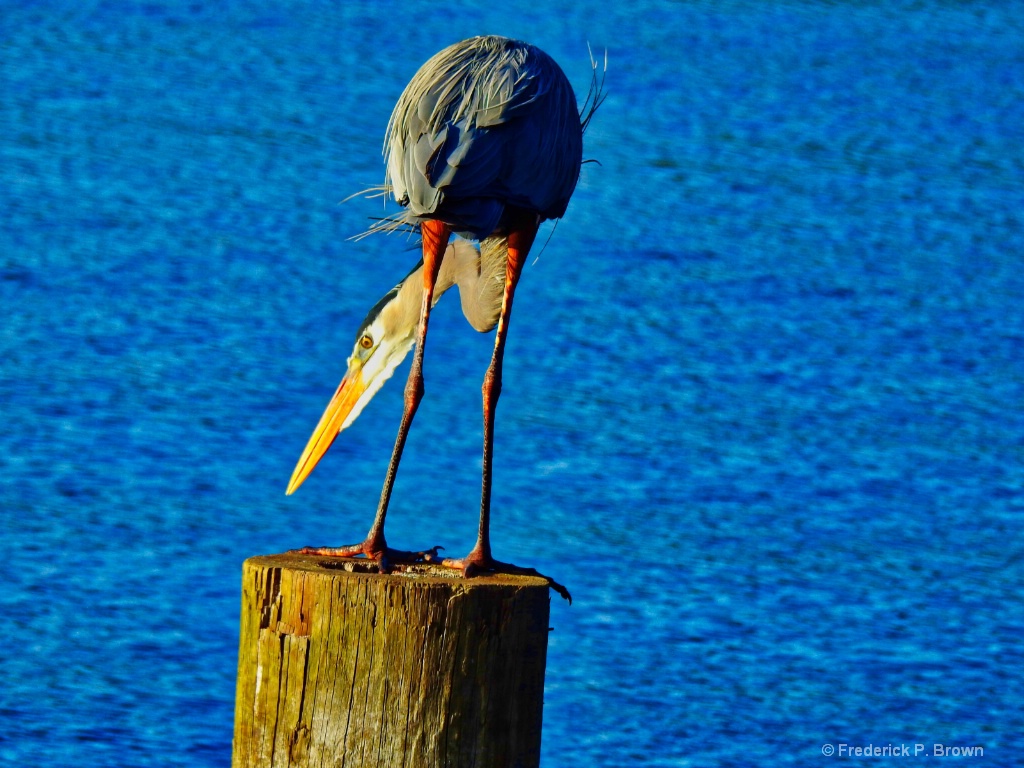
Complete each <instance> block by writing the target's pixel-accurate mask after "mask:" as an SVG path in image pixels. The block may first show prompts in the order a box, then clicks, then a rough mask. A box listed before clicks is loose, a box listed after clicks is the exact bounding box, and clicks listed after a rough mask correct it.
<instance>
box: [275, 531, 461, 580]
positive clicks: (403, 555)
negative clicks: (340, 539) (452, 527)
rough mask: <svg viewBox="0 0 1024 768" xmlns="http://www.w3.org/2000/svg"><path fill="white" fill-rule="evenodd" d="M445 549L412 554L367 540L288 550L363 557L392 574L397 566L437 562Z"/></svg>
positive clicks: (435, 548) (322, 554)
mask: <svg viewBox="0 0 1024 768" xmlns="http://www.w3.org/2000/svg"><path fill="white" fill-rule="evenodd" d="M442 549H444V547H431V548H430V549H425V550H422V551H420V552H410V551H407V550H404V549H392V548H391V547H389V546H387V545H386V544H384V545H382V544H381V543H380V542H379V541H376V540H373V539H367V540H366V541H364V542H363V543H362V544H348V545H345V546H341V547H302V548H301V549H290V550H288V554H289V555H315V556H317V557H359V556H360V555H362V556H363V557H364V558H366V559H367V560H374V561H375V562H376V563H377V570H379V571H380V572H381V573H390V572H391V569H392V567H393V566H395V565H412V564H413V563H430V562H436V561H437V559H438V558H439V555H438V551H439V550H442Z"/></svg>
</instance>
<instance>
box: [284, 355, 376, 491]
mask: <svg viewBox="0 0 1024 768" xmlns="http://www.w3.org/2000/svg"><path fill="white" fill-rule="evenodd" d="M365 391H366V384H365V383H364V382H363V371H362V368H354V369H350V370H349V372H348V373H347V374H346V375H345V378H344V379H342V380H341V384H339V385H338V390H337V391H336V392H335V393H334V397H332V398H331V402H329V403H328V404H327V409H326V410H325V411H324V415H323V416H321V417H320V423H319V424H317V425H316V429H315V430H313V435H312V437H310V438H309V442H308V443H306V450H304V451H303V452H302V456H301V457H299V463H298V464H296V465H295V471H294V472H292V479H291V480H290V481H289V482H288V490H287V491H286V492H285V493H286V494H287V495H289V496H290V495H291V494H292V493H294V491H295V489H296V488H298V487H299V486H300V485H302V481H303V480H305V479H306V478H307V477H308V476H309V473H310V472H312V471H313V468H314V467H316V465H317V462H319V461H320V459H321V458H323V455H324V454H325V453H327V449H328V448H330V447H331V443H333V442H334V438H336V437H337V436H338V433H339V432H341V428H342V425H343V424H344V423H345V418H346V417H347V416H348V415H349V413H350V412H351V411H352V408H353V407H354V406H355V404H356V403H357V402H358V401H359V398H360V396H361V395H362V394H363V392H365Z"/></svg>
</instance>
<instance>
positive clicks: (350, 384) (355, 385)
mask: <svg viewBox="0 0 1024 768" xmlns="http://www.w3.org/2000/svg"><path fill="white" fill-rule="evenodd" d="M417 269H418V268H417ZM416 271H417V270H415V269H414V270H413V272H411V273H410V275H409V276H408V277H406V279H405V280H403V281H402V282H401V283H399V284H398V285H396V286H395V287H394V288H393V289H392V290H390V291H389V292H388V293H387V294H386V295H385V296H384V297H383V298H382V299H381V300H380V301H379V302H377V304H376V305H374V307H373V308H372V309H371V310H370V311H369V313H368V314H367V315H366V319H365V320H363V323H362V325H360V327H359V331H358V333H356V340H355V344H354V345H353V347H352V354H351V355H350V356H349V358H348V370H347V371H346V372H345V377H344V378H343V379H342V380H341V384H339V385H338V389H337V391H336V392H335V393H334V396H333V397H332V398H331V400H330V402H329V403H328V404H327V408H326V409H325V410H324V413H323V416H321V417H320V422H319V423H318V424H317V426H316V429H315V430H313V435H312V436H311V437H310V438H309V442H308V443H307V444H306V449H305V450H304V451H303V452H302V456H301V457H300V458H299V461H298V464H296V465H295V471H294V472H292V477H291V480H290V481H289V483H288V490H287V491H286V493H287V494H289V495H290V494H292V493H293V492H294V491H295V489H297V488H298V487H299V486H300V485H302V482H303V481H304V480H305V479H306V477H308V476H309V474H310V472H312V471H313V468H314V467H316V465H317V462H319V461H320V459H321V458H322V457H323V455H324V454H325V453H326V452H327V449H328V448H330V447H331V443H333V442H334V439H335V438H336V437H337V436H338V434H339V433H340V432H341V431H342V430H343V429H345V428H346V427H348V426H349V425H350V424H351V423H352V422H353V421H355V420H356V418H357V417H358V416H359V414H360V413H362V411H363V408H365V407H366V404H367V403H369V402H370V400H372V399H373V396H374V395H376V394H377V392H378V391H379V390H380V388H381V387H382V386H383V385H384V382H385V381H387V380H388V379H390V378H391V375H392V374H393V373H394V372H395V369H396V368H397V367H398V366H399V364H400V363H401V362H402V360H404V359H405V356H406V355H407V354H408V353H409V350H410V349H412V346H413V343H414V342H415V340H416V326H417V324H418V322H419V292H418V291H417V290H415V289H416V287H417V284H418V282H419V281H416V280H410V278H411V277H412V275H413V274H415V273H416Z"/></svg>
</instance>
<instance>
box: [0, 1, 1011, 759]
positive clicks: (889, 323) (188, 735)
mask: <svg viewBox="0 0 1024 768" xmlns="http://www.w3.org/2000/svg"><path fill="white" fill-rule="evenodd" d="M559 5H560V6H561V7H560V8H554V9H552V8H551V7H549V6H548V5H547V4H537V3H530V2H520V1H518V0H513V1H512V2H508V3H488V4H484V3H480V4H477V3H469V2H447V3H443V4H437V3H425V2H419V3H406V4H403V5H402V6H401V9H400V10H397V9H396V8H387V7H384V5H383V4H376V3H368V2H367V3H357V2H345V3H322V4H321V3H310V4H303V3H293V2H290V1H289V0H282V2H278V3H273V4H248V3H224V4H216V5H213V4H210V5H209V6H208V7H204V6H203V5H200V4H198V3H189V2H181V3H174V2H166V3H165V2H152V3H141V2H139V3H134V2H109V3H104V2H91V3H81V2H79V3H73V4H72V3H68V4H62V3H56V2H37V3H32V4H19V5H16V4H13V3H11V4H7V5H6V6H5V8H4V11H3V13H2V14H0V128H2V130H0V211H2V214H0V306H2V309H3V315H2V320H0V403H2V407H3V411H2V413H3V427H2V430H0V524H2V530H3V537H2V552H0V562H2V563H3V589H2V590H0V615H2V617H3V624H4V640H3V642H2V643H0V763H3V764H4V765H44V764H45V765H55V766H63V765H83V766H85V765H87V766H117V767H118V768H124V767H130V766H223V765H226V764H228V761H229V759H230V742H231V732H232V718H233V697H234V678H235V665H236V659H237V622H238V613H239V588H240V566H241V562H242V560H243V559H244V558H246V557H248V556H250V555H254V554H263V553H269V552H279V551H282V550H284V549H287V548H290V547H294V546H299V545H303V544H309V543H322V544H336V543H345V542H350V541H354V540H357V539H359V538H360V537H361V536H362V535H363V534H364V533H365V531H366V528H367V527H368V525H369V522H370V518H371V517H372V512H373V509H374V505H375V503H376V498H377V494H378V492H379V488H380V482H381V480H382V479H383V474H384V470H385V467H386V463H387V459H388V456H389V453H390V448H391V443H392V440H393V437H394V433H395V430H396V429H397V423H398V416H399V413H400V409H401V386H400V385H398V384H397V382H396V383H392V384H391V385H390V386H389V387H388V388H386V390H385V391H383V392H382V393H381V394H380V395H379V396H378V398H377V400H376V401H375V402H374V403H373V404H372V405H371V407H370V408H368V409H367V411H366V412H365V413H364V414H363V416H362V417H361V418H360V420H359V421H358V422H357V423H356V424H355V425H354V426H353V428H352V429H351V430H349V431H348V432H346V433H345V434H344V435H343V436H342V438H340V439H339V440H338V441H337V443H336V444H335V447H334V448H333V449H332V451H331V453H330V454H329V455H328V456H327V457H326V459H325V460H324V462H323V463H322V465H321V466H320V467H319V468H318V469H317V471H316V472H315V473H314V474H313V475H312V476H311V478H310V479H309V480H308V481H307V482H306V484H305V485H304V486H303V487H302V489H301V490H300V491H299V492H298V493H297V494H296V495H294V496H292V497H287V498H286V497H285V496H284V493H283V491H284V487H285V484H286V481H287V479H288V476H289V474H290V472H291V469H292V466H293V464H294V462H295V460H296V458H297V457H298V454H299V452H300V451H301V449H302V447H303V445H304V444H305V441H306V439H307V437H308V435H309V433H310V431H311V430H312V427H313V426H314V424H315V423H316V420H317V418H318V417H319V414H320V411H321V409H322V408H323V405H324V404H325V402H326V400H327V398H328V397H329V395H330V394H331V392H333V389H334V387H335V385H336V384H337V382H338V380H339V378H340V376H341V374H342V372H343V369H344V360H345V357H346V356H347V354H348V352H349V346H350V344H351V341H352V334H353V333H354V330H355V328H356V326H357V324H358V322H359V321H360V320H361V319H362V317H363V315H364V313H365V311H366V309H367V308H368V307H369V306H370V305H371V304H372V303H373V302H374V301H375V300H376V299H377V298H378V297H379V296H380V295H381V294H382V293H383V292H384V291H386V290H387V289H388V288H390V287H391V286H392V285H393V284H394V282H395V281H396V280H397V279H398V278H399V277H400V276H402V275H404V274H405V271H406V270H407V269H408V268H409V266H411V264H412V263H413V262H414V260H415V258H416V254H415V251H414V250H413V249H412V244H411V243H410V242H409V241H407V240H404V239H402V238H401V237H398V236H391V237H377V238H371V239H368V240H363V241H360V242H351V241H348V240H347V239H346V238H348V237H350V236H351V235H354V234H356V233H358V232H360V231H362V230H363V229H365V227H366V226H367V225H368V223H369V221H370V218H369V217H372V216H377V215H379V214H380V210H381V209H380V204H379V202H378V201H369V200H361V199H357V200H353V201H350V202H347V203H345V204H339V201H341V200H342V199H343V198H345V197H346V196H348V195H349V194H351V193H353V192H356V191H358V190H360V189H363V188H366V187H368V186H371V185H373V184H377V183H380V181H381V180H382V178H383V166H382V162H381V157H380V147H381V141H382V138H383V133H384V127H385V124H386V122H387V119H388V116H389V114H390V110H391V107H392V105H393V103H394V101H395V99H396V98H397V96H398V94H399V92H400V91H401V89H402V87H403V86H404V84H405V83H406V82H407V80H408V79H409V77H410V76H411V75H412V73H413V72H414V71H415V70H416V68H417V67H418V66H419V64H420V63H421V62H422V61H423V60H425V59H426V58H427V57H428V56H429V55H430V54H432V53H433V52H435V51H436V50H439V49H440V48H441V47H443V46H444V45H447V44H449V43H451V42H453V41H455V40H457V39H461V38H464V37H468V36H471V35H474V34H481V33H501V34H507V35H511V36H515V37H521V38H524V39H528V40H530V41H532V42H534V43H536V44H538V45H540V46H541V47H543V48H544V49H546V50H547V51H548V52H549V53H551V54H552V55H553V56H554V57H555V58H556V59H557V60H559V61H560V62H561V63H562V64H563V67H564V68H565V69H566V71H567V73H568V74H569V76H570V78H571V80H572V81H573V82H574V83H575V84H576V87H577V91H578V93H579V95H580V96H581V97H582V94H583V92H585V89H586V84H587V82H588V76H589V62H588V55H587V43H588V41H589V43H590V44H591V46H592V47H593V49H594V50H595V52H597V55H598V56H603V51H604V50H605V49H607V51H608V73H607V84H606V86H607V91H608V94H609V95H608V100H607V102H606V103H605V104H604V106H603V107H602V108H601V110H600V112H599V113H598V115H597V117H596V118H595V120H594V121H593V123H592V125H591V128H590V130H589V131H588V133H587V136H586V149H585V155H586V156H587V157H590V158H594V159H597V160H599V161H600V164H599V165H598V164H588V165H586V166H584V171H583V175H582V179H581V182H580V185H579V188H578V190H577V193H576V196H575V198H574V200H573V202H572V204H571V205H570V208H569V212H568V215H567V216H566V218H565V219H564V220H563V221H562V222H561V223H559V224H558V226H557V227H556V228H555V229H554V233H553V235H552V236H551V238H550V240H549V241H548V242H547V244H546V246H545V247H544V248H543V250H540V248H539V245H538V248H537V249H536V250H535V253H537V254H539V258H538V259H537V260H536V261H534V260H533V259H532V258H531V262H532V263H531V264H530V265H529V266H528V268H527V270H526V273H525V276H524V278H523V282H522V283H521V288H520V291H519V292H518V294H517V299H516V313H515V315H514V318H513V322H512V329H511V336H510V341H509V347H508V353H507V356H506V362H507V365H506V381H505V389H504V395H503V397H502V401H501V407H500V409H499V414H498V436H497V446H496V451H497V453H496V470H495V483H496V485H495V515H496V520H495V530H494V542H495V548H496V554H497V555H498V556H499V557H503V558H506V559H511V560H513V561H515V562H522V563H529V564H533V565H535V566H536V567H538V568H540V569H541V570H543V571H546V572H549V573H551V574H552V575H553V576H555V577H556V578H558V579H559V580H560V581H562V582H564V583H566V584H567V585H568V586H569V587H570V589H571V590H572V592H573V595H574V598H575V602H574V603H573V605H572V606H571V607H568V606H566V605H564V604H563V603H562V602H561V601H558V600H556V601H555V602H554V603H553V606H552V619H551V622H552V626H553V627H554V632H553V633H552V634H551V646H550V654H549V663H548V675H547V691H546V702H545V730H544V745H543V749H544V756H543V762H544V765H545V766H549V767H554V766H622V765H627V764H628V765H643V766H684V765H693V766H719V765H721V766H725V765H736V766H748V765H822V764H827V763H828V759H827V758H825V757H822V745H823V744H826V743H828V744H833V745H835V746H836V747H837V749H838V746H839V745H841V744H847V745H851V746H867V745H869V744H873V745H875V746H885V745H888V744H896V745H899V744H903V743H907V744H911V745H912V744H915V743H922V744H924V745H926V748H927V749H928V750H929V751H930V750H931V749H932V744H933V743H936V742H938V743H943V744H946V745H964V746H981V747H983V748H984V750H985V764H986V765H1001V766H1008V765H1015V764H1019V763H1020V760H1021V757H1020V756H1021V755H1022V754H1024V735H1022V734H1024V715H1022V710H1024V680H1022V676H1021V671H1020V670H1021V669H1022V668H1024V651H1022V647H1024V646H1022V637H1024V605H1022V601H1021V595H1022V590H1024V557H1022V556H1024V545H1022V537H1021V532H1020V529H1021V515H1022V512H1024V465H1022V459H1024V412H1022V408H1021V404H1022V402H1024V317H1022V311H1021V307H1022V297H1024V269H1022V268H1021V259H1022V254H1024V213H1022V205H1021V203H1022V201H1024V12H1022V7H1021V5H1020V4H1018V3H1012V2H1005V3H1003V2H993V3H987V4H981V3H963V4H960V3H939V2H934V3H932V2H912V3H911V2H907V3H900V2H892V3H889V2H886V3H882V2H878V3H874V2H865V3H849V4H841V3H811V2H794V3H775V4H768V3H762V2H753V1H751V2H715V3H712V2H692V3H669V2H645V3H635V2H629V3H626V2H591V1H589V0H577V1H575V2H573V3H564V4H559ZM549 232H550V227H549V228H548V229H546V230H545V231H544V232H543V233H542V236H541V238H540V239H539V240H538V244H541V243H544V242H545V240H546V238H547V234H548V233H549ZM490 343H491V342H490V339H489V338H488V337H484V336H480V335H477V334H475V333H474V332H473V331H472V330H471V329H470V328H469V327H468V326H467V325H466V324H465V322H464V321H463V320H462V318H461V317H460V315H459V309H458V302H455V301H452V300H450V299H447V300H445V301H443V302H442V303H441V304H440V305H439V306H438V311H437V313H436V315H435V320H434V322H432V324H431V343H430V345H429V348H428V350H427V360H426V375H427V399H426V401H425V403H424V405H423V407H422V408H421V410H420V413H419V415H418V417H417V421H416V424H415V426H414V429H413V433H412V436H411V438H410V440H409V444H408V447H407V450H406V456H405V459H404V461H403V464H402V470H401V473H400V476H399V481H398V485H397V488H396V491H395V498H394V502H393V504H392V514H391V517H390V519H389V528H388V533H389V538H390V540H391V541H392V543H394V544H395V545H397V546H407V547H422V546H427V545H431V544H437V543H441V544H444V545H445V546H446V547H447V548H448V551H449V552H452V553H461V552H463V551H465V550H467V549H468V548H469V546H470V545H471V544H472V539H473V534H474V532H475V526H476V519H475V518H476V504H477V494H478V487H479V485H478V484H479V478H478V469H479V457H478V456H479V441H480V416H479V386H480V380H481V377H482V374H483V371H484V368H485V367H486V364H487V359H488V355H489V347H490ZM401 375H402V372H401V371H400V373H399V376H401ZM832 759H833V760H841V761H842V762H843V764H863V765H868V764H871V765H875V764H877V763H878V759H877V758H876V759H868V760H861V759H857V758H852V759H848V758H840V757H834V758H832Z"/></svg>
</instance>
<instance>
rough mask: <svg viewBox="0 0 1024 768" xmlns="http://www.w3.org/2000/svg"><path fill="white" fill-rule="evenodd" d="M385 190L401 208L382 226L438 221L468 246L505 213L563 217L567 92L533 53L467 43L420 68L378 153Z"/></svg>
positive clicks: (574, 164) (574, 140) (568, 166)
mask: <svg viewBox="0 0 1024 768" xmlns="http://www.w3.org/2000/svg"><path fill="white" fill-rule="evenodd" d="M384 154H385V156H386V158H387V160H386V162H387V179H386V182H387V186H388V187H389V188H390V189H391V192H392V194H393V196H394V198H395V199H396V200H397V201H398V202H399V203H400V204H401V205H402V206H403V207H404V208H405V210H404V212H402V213H401V214H399V215H398V216H396V217H394V218H392V219H390V221H389V223H388V224H387V225H386V226H389V227H396V226H401V225H404V224H418V223H420V222H422V221H424V220H427V219H434V220H440V221H443V222H445V223H446V224H448V225H450V226H451V228H452V229H453V230H454V231H455V232H457V233H459V234H463V235H464V236H466V237H468V238H471V239H483V238H485V237H487V236H489V235H490V234H492V233H493V232H494V231H495V230H496V229H498V228H499V226H500V224H501V221H502V214H503V212H504V211H505V208H506V206H508V205H513V206H517V207H519V208H523V209H526V210H530V211H536V212H537V213H538V214H539V215H540V217H541V219H556V218H559V217H561V216H562V215H563V214H564V213H565V209H566V206H567V205H568V203H569V198H570V197H571V196H572V192H573V189H575V187H576V181H577V179H578V178H579V173H580V164H581V162H582V158H583V128H582V124H581V119H580V115H579V113H578V111H577V108H576V97H575V95H574V94H573V90H572V86H571V85H570V84H569V81H568V80H567V79H566V77H565V75H564V74H563V73H562V70H561V69H560V68H559V67H558V65H557V64H556V63H555V62H554V60H553V59H551V57H550V56H548V55H547V54H546V53H544V52H543V51H542V50H540V49H539V48H537V47H535V46H532V45H530V44H528V43H523V42H520V41H517V40H509V39H508V38H504V37H496V36H488V37H474V38H471V39H469V40H463V41H462V42H459V43H456V44H455V45H452V46H450V47H448V48H446V49H444V50H443V51H441V52H440V53H438V54H436V55H435V56H433V57H432V58H431V59H429V60H428V61H427V62H426V63H425V64H424V65H423V66H422V67H421V68H420V70H419V71H418V72H417V73H416V75H415V76H414V77H413V79H412V81H411V82H410V83H409V85H408V86H406V88H405V90H404V91H403V93H402V95H401V97H400V98H399V100H398V104H397V105H396V106H395V109H394V112H392V114H391V120H390V122H389V124H388V129H387V138H386V141H385V144H384Z"/></svg>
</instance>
